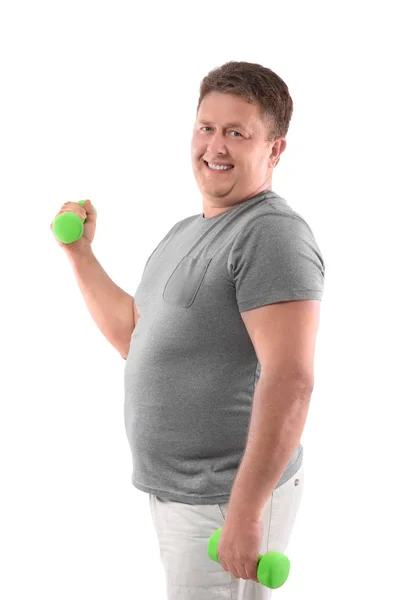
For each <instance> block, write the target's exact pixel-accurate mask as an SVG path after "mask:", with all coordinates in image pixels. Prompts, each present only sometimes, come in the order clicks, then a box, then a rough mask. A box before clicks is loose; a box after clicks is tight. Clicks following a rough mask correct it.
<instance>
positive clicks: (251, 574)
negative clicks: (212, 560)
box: [219, 560, 259, 583]
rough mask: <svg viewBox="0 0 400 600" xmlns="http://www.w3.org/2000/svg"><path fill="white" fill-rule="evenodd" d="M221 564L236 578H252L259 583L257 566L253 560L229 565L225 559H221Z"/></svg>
mask: <svg viewBox="0 0 400 600" xmlns="http://www.w3.org/2000/svg"><path fill="white" fill-rule="evenodd" d="M219 562H220V564H221V566H222V567H223V568H224V569H225V571H227V572H228V573H231V574H232V575H233V576H234V577H236V579H251V581H254V582H256V583H259V581H258V578H257V566H256V567H255V566H254V564H253V563H252V562H247V563H245V564H241V565H233V564H232V565H229V566H228V565H227V564H226V563H225V562H223V561H221V560H220V561H219Z"/></svg>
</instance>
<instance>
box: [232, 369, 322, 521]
mask: <svg viewBox="0 0 400 600" xmlns="http://www.w3.org/2000/svg"><path fill="white" fill-rule="evenodd" d="M311 393H312V392H311V391H310V388H309V387H308V386H306V385H305V384H304V383H301V382H299V381H298V380H293V379H289V378H285V377H282V378H280V379H278V378H275V379H274V380H273V381H271V380H269V379H268V377H267V376H264V377H263V376H262V375H261V376H260V379H259V380H258V383H257V386H256V389H255V393H254V398H253V406H252V413H251V418H250V425H249V432H248V438H247V444H246V448H245V452H244V455H243V458H242V461H241V464H240V466H239V469H238V473H237V475H236V479H235V482H234V484H233V487H232V491H231V496H230V501H229V513H230V516H231V517H234V518H236V517H237V518H244V519H246V518H249V519H254V518H255V519H258V518H259V517H260V516H261V514H262V511H263V508H264V506H265V503H266V502H267V500H268V498H269V497H270V496H271V494H272V492H273V490H274V488H275V486H276V484H277V483H278V481H279V479H280V478H281V476H282V474H283V471H284V469H285V467H286V466H287V464H288V462H289V460H290V457H291V456H292V454H293V452H294V451H295V449H296V447H297V446H298V444H299V442H300V438H301V435H302V432H303V429H304V425H305V422H306V418H307V413H308V408H309V403H310V398H311Z"/></svg>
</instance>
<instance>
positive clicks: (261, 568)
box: [208, 527, 290, 590]
mask: <svg viewBox="0 0 400 600" xmlns="http://www.w3.org/2000/svg"><path fill="white" fill-rule="evenodd" d="M221 533H222V527H221V528H220V529H217V530H216V531H214V533H213V534H212V536H211V537H210V539H209V540H208V556H209V557H210V558H211V560H215V562H219V561H218V542H219V538H220V537H221ZM257 565H258V566H257V579H258V581H259V582H260V583H261V585H265V587H268V588H271V589H272V590H275V589H276V588H279V587H281V586H282V585H283V584H284V583H285V581H286V579H287V578H288V577H289V571H290V561H289V559H288V557H287V556H285V554H282V552H276V551H274V550H271V551H270V552H267V553H266V554H264V555H262V554H259V555H258V561H257Z"/></svg>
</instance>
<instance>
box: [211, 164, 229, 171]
mask: <svg viewBox="0 0 400 600" xmlns="http://www.w3.org/2000/svg"><path fill="white" fill-rule="evenodd" d="M208 166H209V167H211V168H212V169H217V170H219V171H229V169H232V168H233V167H232V166H229V165H214V164H213V163H208Z"/></svg>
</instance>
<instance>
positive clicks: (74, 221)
mask: <svg viewBox="0 0 400 600" xmlns="http://www.w3.org/2000/svg"><path fill="white" fill-rule="evenodd" d="M78 204H80V205H81V206H85V201H84V200H78ZM93 208H94V207H93ZM94 212H95V213H96V215H97V211H96V209H95V208H94ZM84 223H86V219H85V220H84V221H83V220H82V219H81V217H80V216H79V215H77V214H76V213H74V212H71V211H68V212H64V213H62V214H61V215H58V217H56V218H55V219H54V221H53V233H54V235H55V236H56V238H57V239H58V240H60V242H63V243H64V244H72V242H76V240H79V238H81V237H82V235H83V231H84V227H83V225H84Z"/></svg>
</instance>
